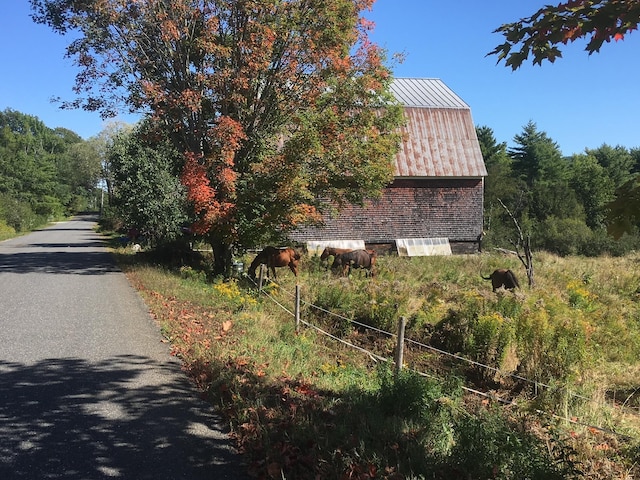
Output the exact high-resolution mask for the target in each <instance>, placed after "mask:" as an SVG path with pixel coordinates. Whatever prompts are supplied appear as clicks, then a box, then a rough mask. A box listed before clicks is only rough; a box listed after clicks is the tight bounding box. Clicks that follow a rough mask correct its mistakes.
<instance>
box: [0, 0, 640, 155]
mask: <svg viewBox="0 0 640 480" xmlns="http://www.w3.org/2000/svg"><path fill="white" fill-rule="evenodd" d="M2 3H3V5H2V15H0V65H1V73H0V110H4V109H5V108H11V109H13V110H17V111H19V112H22V113H25V114H29V115H34V116H37V117H38V118H40V120H42V121H43V122H44V123H45V124H46V125H47V126H48V127H51V128H55V127H65V128H68V129H70V130H73V131H74V132H76V133H78V134H79V135H81V136H82V137H84V138H89V137H90V136H93V135H96V134H98V133H99V132H100V131H101V130H102V128H103V127H104V123H103V121H102V120H101V119H100V117H99V115H98V114H97V113H88V112H83V111H63V110H60V109H59V108H58V107H57V106H56V105H55V104H52V103H51V102H50V99H51V98H52V97H56V96H58V97H62V98H65V99H71V98H73V92H72V90H71V89H72V87H73V84H74V78H75V74H76V72H77V71H76V69H75V67H74V66H73V65H72V62H71V60H70V59H65V58H64V47H65V46H66V44H67V40H66V39H65V38H64V37H61V36H59V35H57V34H54V33H53V32H51V30H49V29H48V27H45V26H42V25H36V24H34V23H33V22H32V21H31V19H30V17H29V13H30V10H29V2H28V0H3V1H2ZM546 3H549V2H548V0H486V1H478V0H452V1H450V2H443V1H441V0H440V1H435V0H377V2H376V3H375V5H374V8H373V11H372V12H371V13H370V14H369V15H368V16H369V17H370V18H371V19H372V20H374V21H375V23H376V28H375V30H374V33H373V35H372V36H373V40H374V41H375V42H376V43H378V44H379V45H381V46H383V47H384V48H386V49H387V50H388V52H389V53H390V54H393V53H403V54H404V55H405V60H404V62H402V63H400V64H393V65H392V67H393V72H394V75H395V76H396V77H428V78H440V79H441V80H442V81H443V82H444V83H445V84H447V85H448V86H449V87H450V88H451V89H452V90H453V91H454V92H456V93H457V94H458V95H459V96H460V97H461V98H462V99H463V100H464V101H465V102H466V103H467V104H468V105H469V106H470V107H471V112H472V115H473V119H474V122H475V124H476V125H478V126H488V127H490V128H492V129H493V131H494V133H495V136H496V139H497V140H498V141H499V142H507V144H508V145H509V146H512V145H513V137H514V136H515V135H517V134H519V133H521V132H522V129H523V127H524V125H525V124H526V123H527V122H529V120H532V121H533V122H535V123H536V124H537V126H538V130H540V131H544V132H546V133H547V135H548V136H549V137H550V138H552V139H553V140H555V141H556V142H557V143H558V144H559V146H560V149H561V150H562V153H563V154H565V155H570V154H572V153H580V152H582V151H584V149H585V148H596V147H599V146H600V145H602V144H603V143H606V144H608V145H611V146H616V145H621V146H624V147H627V148H633V147H640V62H638V61H637V60H638V54H639V53H640V32H634V33H632V34H630V35H628V36H627V37H626V38H625V40H624V41H620V42H612V43H610V44H605V45H604V46H603V48H602V49H601V51H600V53H598V54H593V55H591V56H589V55H587V53H586V52H585V51H584V50H583V49H584V43H580V44H574V45H570V46H568V47H566V48H565V49H564V50H563V58H561V59H559V60H557V61H556V63H555V64H550V63H548V62H545V63H543V66H542V67H539V66H535V67H534V66H532V65H530V64H526V65H524V66H523V67H522V68H520V69H519V70H517V71H515V72H512V71H511V69H509V68H506V67H504V65H503V64H500V65H496V57H495V56H491V57H486V54H487V53H488V52H489V51H491V50H492V49H493V48H494V47H495V46H496V45H498V44H500V43H502V36H501V35H498V34H495V33H493V31H494V30H495V29H496V28H497V27H498V26H500V25H501V24H503V23H507V22H511V21H515V20H518V19H519V18H521V17H524V16H527V15H530V14H532V13H534V12H535V11H536V10H537V9H538V8H540V7H541V6H542V5H544V4H546ZM556 3H557V2H556ZM119 120H122V121H125V122H132V121H134V120H133V117H130V116H126V115H124V116H122V117H121V118H120V119H119Z"/></svg>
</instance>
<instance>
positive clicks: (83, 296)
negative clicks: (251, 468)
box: [0, 217, 246, 480]
mask: <svg viewBox="0 0 640 480" xmlns="http://www.w3.org/2000/svg"><path fill="white" fill-rule="evenodd" d="M94 225H95V222H94V219H93V218H92V217H77V218H75V219H73V220H72V221H69V222H63V223H59V224H56V225H54V226H52V227H50V228H46V229H43V230H40V231H37V232H33V233H31V234H29V235H26V236H22V237H18V238H15V239H12V240H8V241H5V242H0V479H2V480H10V479H38V480H40V479H54V478H64V479H102V478H120V479H126V480H129V479H131V480H138V479H154V480H163V479H167V480H170V479H194V480H196V479H236V478H238V479H244V478H246V475H245V473H244V472H245V469H244V468H243V467H242V466H241V460H240V458H239V457H238V456H237V455H235V454H234V452H233V449H232V448H231V446H230V445H231V444H230V442H229V439H228V437H227V436H226V435H225V433H224V431H223V429H222V428H221V423H220V421H219V418H218V417H217V416H216V415H215V414H214V412H212V410H211V407H210V406H209V405H207V404H206V403H205V402H203V401H202V400H200V399H199V398H198V396H197V394H196V392H195V391H194V390H193V388H192V386H191V385H190V383H189V381H188V379H187V378H186V377H185V375H184V374H183V373H182V372H181V370H180V365H179V363H178V362H177V361H176V360H175V359H173V358H172V357H171V356H170V355H169V347H168V345H167V344H165V343H162V342H161V335H160V331H159V328H158V326H157V325H156V324H155V323H154V321H153V319H152V318H151V317H150V315H149V313H148V310H147V308H146V307H145V305H144V302H143V301H142V300H141V298H140V297H139V296H138V294H137V293H136V292H135V291H134V290H133V289H132V287H131V286H130V285H129V283H128V281H127V279H126V277H125V276H124V274H123V273H122V272H121V271H119V270H118V268H117V267H116V265H115V264H114V262H113V260H112V257H111V256H110V254H109V253H108V252H107V251H106V249H105V248H104V246H103V244H102V240H101V237H100V235H99V234H97V233H95V232H94V230H93V227H94Z"/></svg>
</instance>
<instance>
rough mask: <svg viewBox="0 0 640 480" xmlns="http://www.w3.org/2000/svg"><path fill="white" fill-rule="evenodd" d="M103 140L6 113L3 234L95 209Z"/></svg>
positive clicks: (1, 118) (0, 141)
mask: <svg viewBox="0 0 640 480" xmlns="http://www.w3.org/2000/svg"><path fill="white" fill-rule="evenodd" d="M100 177H101V160H100V154H99V149H98V146H97V143H96V142H95V141H92V140H88V141H85V140H83V139H82V138H81V137H80V136H79V135H77V134H76V133H74V132H72V131H71V130H67V129H65V128H55V129H51V128H49V127H47V126H46V125H45V124H44V123H43V122H42V121H41V120H39V119H38V118H37V117H34V116H31V115H26V114H23V113H20V112H17V111H14V110H11V109H6V110H4V111H2V112H0V236H7V234H9V235H10V234H13V233H15V232H22V231H27V230H30V229H33V228H36V227H38V226H40V225H43V224H45V223H46V222H49V221H53V220H56V219H60V218H63V217H65V216H67V215H70V214H74V213H76V212H79V211H85V210H88V209H95V208H96V207H97V204H96V196H97V191H96V187H97V185H98V181H99V180H100Z"/></svg>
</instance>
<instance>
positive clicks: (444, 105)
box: [291, 78, 487, 253]
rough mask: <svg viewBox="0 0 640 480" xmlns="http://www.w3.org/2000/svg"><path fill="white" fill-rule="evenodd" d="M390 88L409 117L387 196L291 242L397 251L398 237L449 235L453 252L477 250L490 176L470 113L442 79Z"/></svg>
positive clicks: (328, 219) (328, 218) (332, 218)
mask: <svg viewBox="0 0 640 480" xmlns="http://www.w3.org/2000/svg"><path fill="white" fill-rule="evenodd" d="M391 90H392V92H393V94H394V96H395V97H396V99H397V100H398V101H400V102H401V104H402V105H403V106H404V115H405V119H406V125H405V126H404V127H403V128H402V133H403V138H404V141H403V143H402V145H401V146H400V150H399V152H398V154H397V155H396V157H395V159H394V161H395V179H394V181H393V182H392V184H391V185H389V186H388V187H387V188H385V189H384V190H383V192H382V196H381V198H379V199H375V200H369V201H367V202H365V204H364V205H363V206H356V205H350V206H347V207H345V208H343V209H342V210H341V211H340V212H339V213H338V214H337V215H335V216H326V217H325V224H324V226H322V227H303V228H300V229H298V230H296V231H295V232H293V234H292V235H291V237H292V239H293V240H294V241H297V242H301V243H304V242H307V241H311V240H340V239H362V240H364V241H365V243H366V244H367V245H370V246H375V245H379V246H387V247H388V248H394V247H395V245H394V241H395V239H399V238H434V237H443V238H448V239H449V242H450V243H451V247H452V250H453V251H454V253H461V252H469V251H475V250H477V249H478V247H479V244H478V242H479V238H480V234H481V232H482V218H483V201H484V184H483V181H484V180H483V179H484V177H485V176H486V175H487V172H486V168H485V165H484V161H483V159H482V154H481V152H480V145H479V143H478V139H477V136H476V132H475V125H474V124H473V119H472V117H471V109H470V108H469V106H468V105H466V104H465V103H464V102H463V101H462V100H461V99H460V98H459V97H458V96H457V95H456V94H455V93H453V92H452V91H451V90H450V89H449V88H448V87H447V86H446V85H444V83H442V82H441V81H440V80H438V79H407V78H400V79H395V80H394V81H393V84H392V88H391ZM383 249H384V248H383Z"/></svg>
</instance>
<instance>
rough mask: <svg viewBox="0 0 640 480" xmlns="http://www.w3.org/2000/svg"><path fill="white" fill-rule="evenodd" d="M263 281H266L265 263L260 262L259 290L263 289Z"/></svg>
mask: <svg viewBox="0 0 640 480" xmlns="http://www.w3.org/2000/svg"><path fill="white" fill-rule="evenodd" d="M262 282H264V264H263V263H261V264H260V275H258V290H259V291H262Z"/></svg>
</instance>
